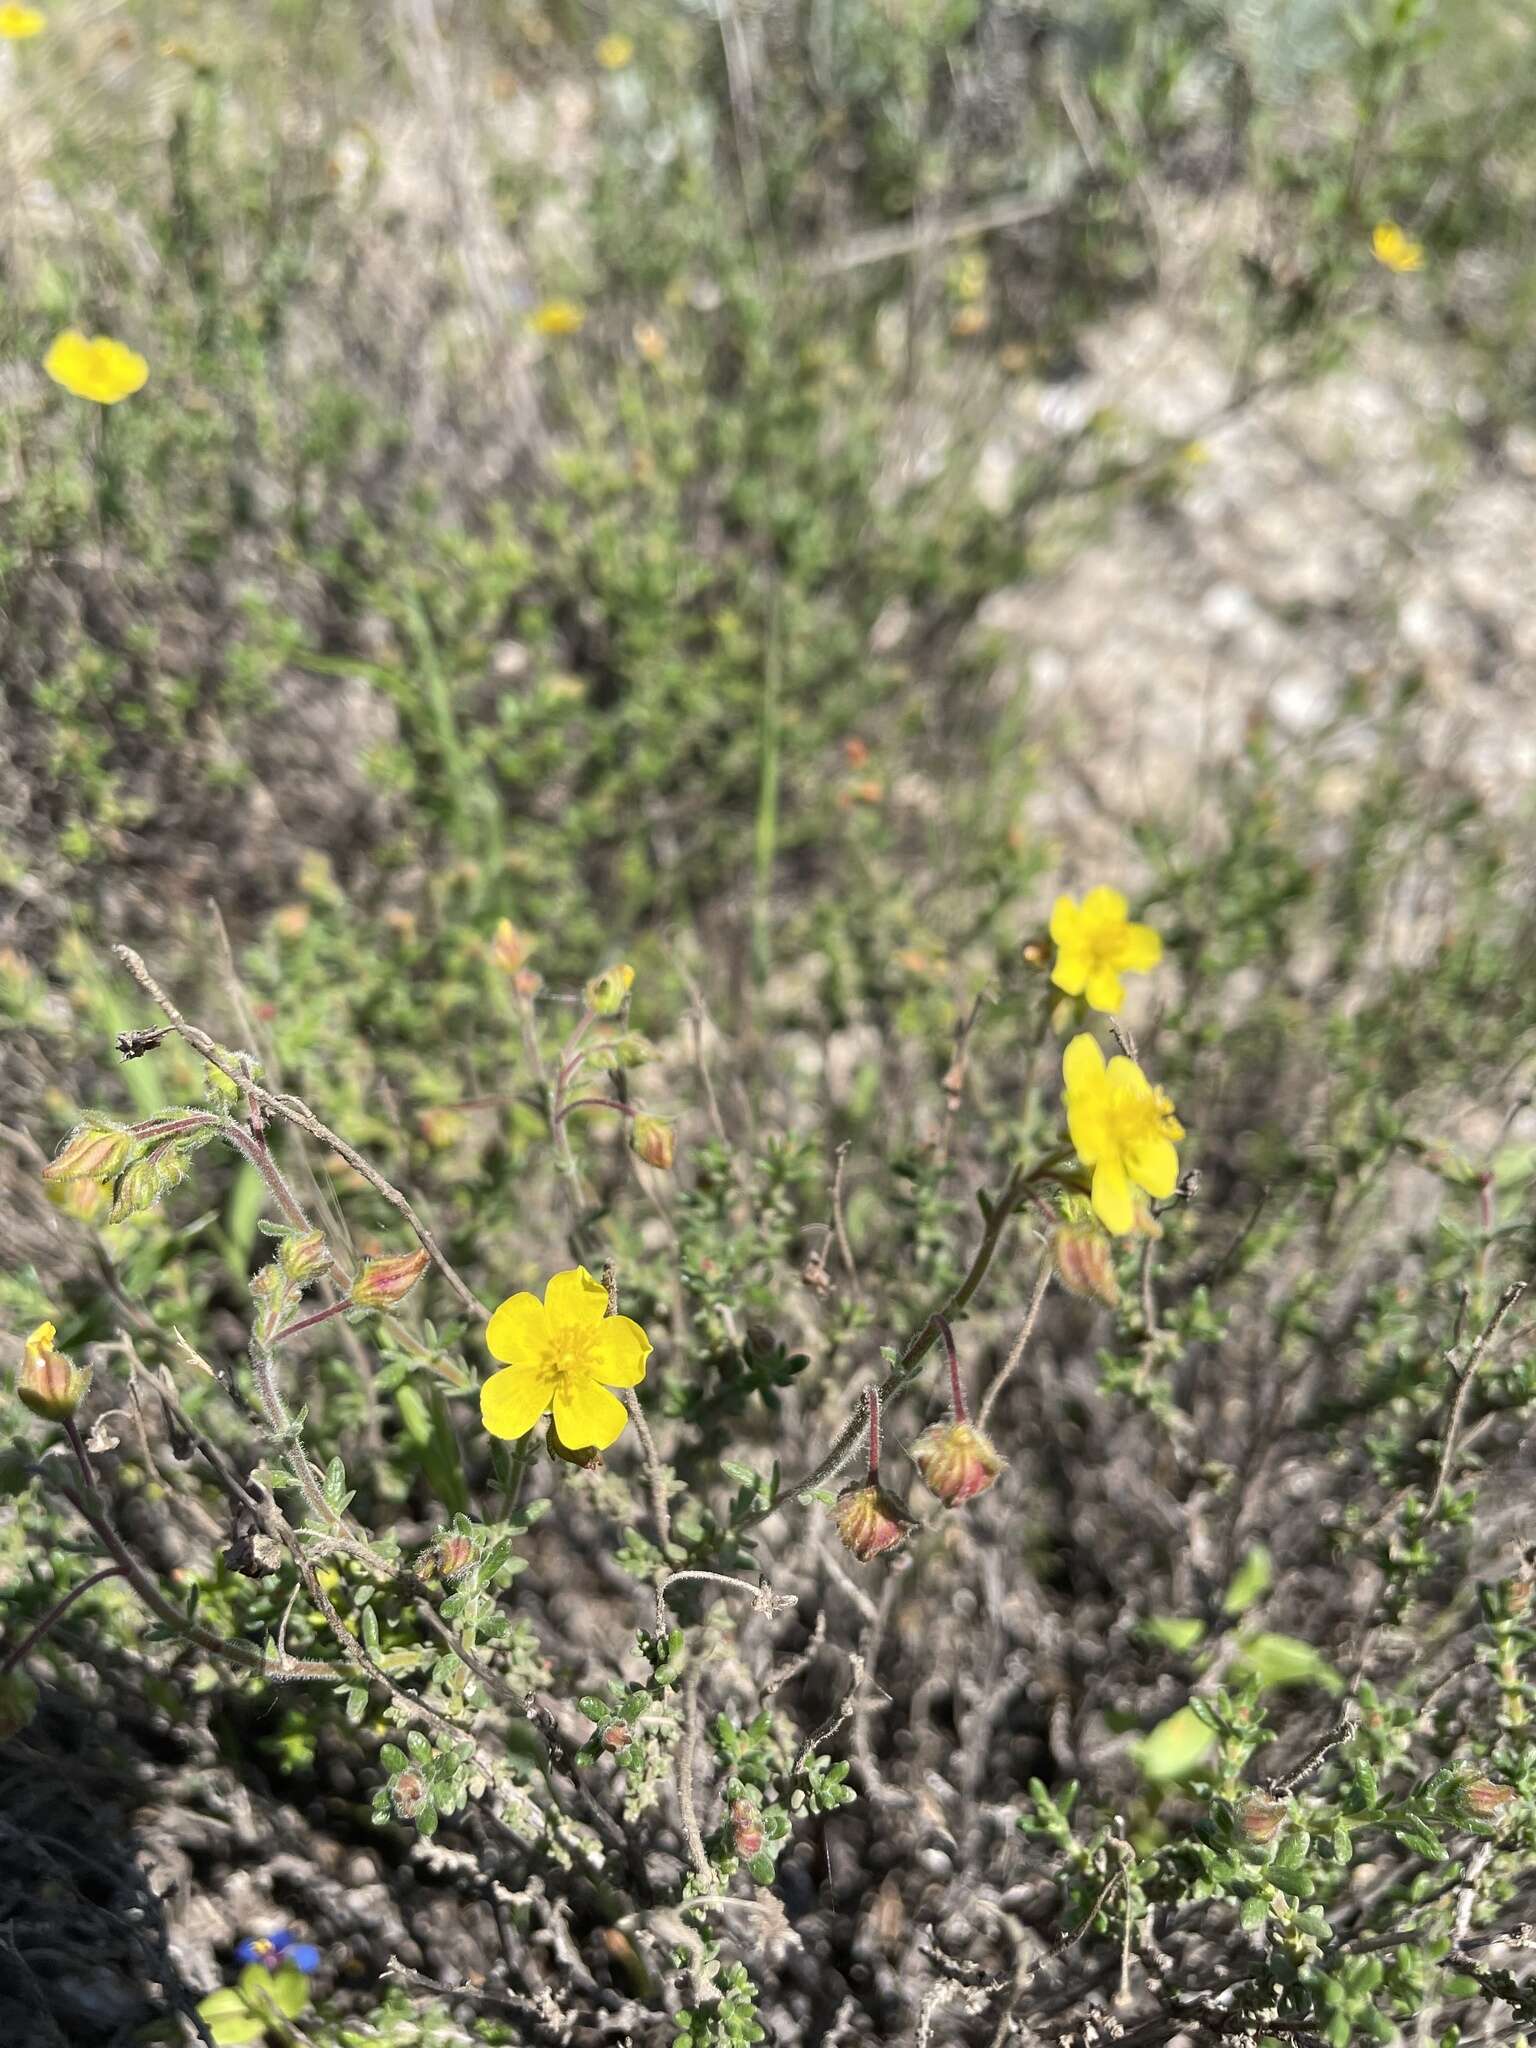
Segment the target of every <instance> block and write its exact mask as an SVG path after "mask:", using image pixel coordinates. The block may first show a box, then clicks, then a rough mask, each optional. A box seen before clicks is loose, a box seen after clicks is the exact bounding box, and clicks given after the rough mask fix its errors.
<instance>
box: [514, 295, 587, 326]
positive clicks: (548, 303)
mask: <svg viewBox="0 0 1536 2048" xmlns="http://www.w3.org/2000/svg"><path fill="white" fill-rule="evenodd" d="M586 319H587V316H586V314H585V313H584V312H583V311H582V309H581V308H580V306H578V305H577V303H576V301H575V300H574V299H546V300H545V301H544V303H543V305H542V306H538V307H536V308H535V309H534V311H533V312H532V313H530V314H529V316H528V325H529V326H530V327H531V328H532V329H533V331H534V333H535V334H549V335H560V334H579V333H580V332H581V330H582V328H583V327H584V326H585V325H586Z"/></svg>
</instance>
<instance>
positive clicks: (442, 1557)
mask: <svg viewBox="0 0 1536 2048" xmlns="http://www.w3.org/2000/svg"><path fill="white" fill-rule="evenodd" d="M474 1555H475V1546H474V1544H473V1543H472V1542H471V1541H470V1540H469V1538H468V1537H467V1536H460V1535H457V1534H455V1535H452V1536H444V1537H442V1538H441V1539H440V1540H439V1541H438V1542H437V1543H436V1544H434V1546H433V1547H432V1549H431V1550H430V1551H429V1552H428V1557H429V1558H430V1561H431V1565H432V1569H433V1571H434V1572H435V1573H436V1574H437V1576H438V1577H439V1578H440V1579H456V1578H457V1577H458V1576H459V1573H460V1572H462V1571H467V1570H468V1568H469V1566H470V1565H471V1564H472V1563H473V1561H474Z"/></svg>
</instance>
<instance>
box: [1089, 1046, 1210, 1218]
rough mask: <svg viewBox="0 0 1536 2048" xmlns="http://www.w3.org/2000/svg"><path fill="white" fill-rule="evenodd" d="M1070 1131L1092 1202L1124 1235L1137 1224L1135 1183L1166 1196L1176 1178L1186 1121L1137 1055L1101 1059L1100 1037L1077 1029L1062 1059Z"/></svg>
mask: <svg viewBox="0 0 1536 2048" xmlns="http://www.w3.org/2000/svg"><path fill="white" fill-rule="evenodd" d="M1061 1074H1062V1080H1063V1081H1064V1083H1065V1084H1066V1110H1067V1129H1068V1131H1069V1132H1070V1133H1071V1137H1072V1143H1073V1146H1074V1148H1075V1149H1076V1152H1077V1156H1078V1158H1079V1159H1081V1160H1082V1162H1083V1164H1084V1166H1089V1167H1092V1169H1093V1207H1094V1212H1095V1214H1096V1215H1097V1216H1098V1218H1099V1221H1100V1222H1101V1223H1102V1224H1103V1225H1104V1227H1105V1229H1106V1230H1111V1231H1113V1232H1114V1233H1115V1235H1116V1236H1117V1237H1124V1236H1125V1235H1126V1233H1127V1232H1128V1231H1130V1230H1132V1229H1133V1228H1134V1227H1135V1222H1136V1202H1135V1199H1134V1197H1133V1196H1132V1194H1131V1189H1132V1188H1133V1187H1138V1188H1140V1189H1141V1190H1142V1191H1143V1193H1145V1194H1148V1195H1150V1196H1152V1197H1153V1199H1154V1200H1157V1201H1162V1200H1165V1199H1166V1198H1167V1197H1168V1196H1169V1195H1171V1194H1172V1193H1173V1191H1174V1188H1175V1186H1176V1185H1177V1183H1178V1178H1179V1155H1178V1153H1177V1152H1176V1151H1175V1150H1174V1149H1173V1147H1174V1140H1175V1139H1176V1138H1182V1137H1183V1135H1184V1126H1183V1125H1182V1124H1181V1123H1180V1122H1179V1120H1178V1118H1177V1117H1176V1116H1175V1115H1174V1113H1173V1104H1172V1103H1171V1102H1170V1101H1169V1100H1168V1097H1167V1096H1166V1095H1165V1094H1164V1093H1163V1091H1162V1089H1161V1088H1154V1087H1153V1086H1152V1084H1151V1082H1150V1081H1149V1080H1148V1079H1147V1077H1146V1075H1145V1074H1144V1073H1143V1072H1142V1071H1141V1069H1140V1067H1139V1066H1137V1064H1136V1062H1135V1061H1134V1060H1128V1059H1125V1058H1123V1057H1121V1056H1118V1055H1117V1056H1116V1057H1115V1058H1114V1059H1112V1060H1111V1061H1110V1062H1109V1064H1108V1066H1106V1065H1105V1064H1104V1055H1103V1053H1102V1052H1100V1050H1099V1047H1098V1042H1097V1041H1096V1040H1095V1039H1092V1038H1090V1037H1089V1035H1088V1033H1087V1032H1086V1031H1081V1032H1079V1033H1078V1035H1077V1037H1076V1038H1074V1039H1073V1040H1072V1042H1071V1044H1070V1045H1069V1046H1068V1047H1067V1050H1066V1053H1065V1055H1064V1056H1063V1059H1062V1062H1061Z"/></svg>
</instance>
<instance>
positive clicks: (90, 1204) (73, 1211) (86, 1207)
mask: <svg viewBox="0 0 1536 2048" xmlns="http://www.w3.org/2000/svg"><path fill="white" fill-rule="evenodd" d="M47 1194H48V1199H49V1201H50V1202H52V1204H53V1206H54V1207H55V1209H58V1210H60V1211H61V1212H62V1213H63V1214H64V1215H66V1216H68V1217H70V1218H71V1220H72V1221H74V1222H76V1223H105V1222H106V1220H107V1212H108V1211H109V1210H110V1209H111V1207H112V1185H111V1182H110V1181H100V1180H60V1181H54V1182H52V1183H51V1184H50V1185H49V1187H48V1190H47Z"/></svg>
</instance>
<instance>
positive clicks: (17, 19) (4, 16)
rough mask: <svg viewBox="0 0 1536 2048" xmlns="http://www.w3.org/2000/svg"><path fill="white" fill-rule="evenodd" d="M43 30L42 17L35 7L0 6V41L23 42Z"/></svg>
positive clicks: (38, 34)
mask: <svg viewBox="0 0 1536 2048" xmlns="http://www.w3.org/2000/svg"><path fill="white" fill-rule="evenodd" d="M42 32H43V17H42V15H41V14H39V12H38V11H37V9H36V8H35V7H9V6H8V7H0V42H7V43H24V42H25V41H26V40H27V38H28V37H29V36H40V35H41V34H42Z"/></svg>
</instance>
